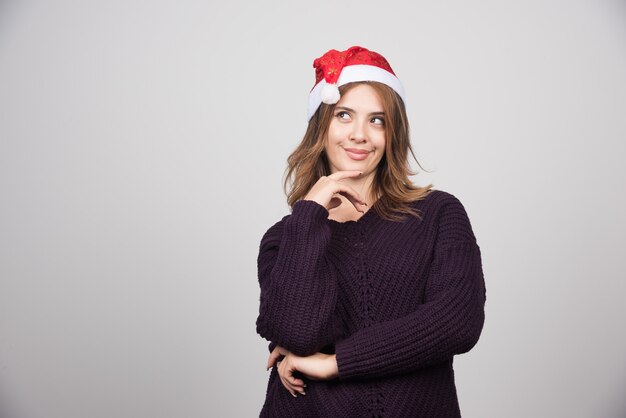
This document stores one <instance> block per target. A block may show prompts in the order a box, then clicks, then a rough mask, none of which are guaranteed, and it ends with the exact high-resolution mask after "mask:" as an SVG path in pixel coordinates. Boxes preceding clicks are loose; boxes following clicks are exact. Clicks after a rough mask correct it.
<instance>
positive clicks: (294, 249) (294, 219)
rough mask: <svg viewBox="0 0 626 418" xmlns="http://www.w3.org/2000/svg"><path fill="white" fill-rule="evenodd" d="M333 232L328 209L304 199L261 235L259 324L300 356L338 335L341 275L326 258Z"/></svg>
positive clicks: (272, 338)
mask: <svg viewBox="0 0 626 418" xmlns="http://www.w3.org/2000/svg"><path fill="white" fill-rule="evenodd" d="M330 235H331V232H330V226H329V222H328V210H327V209H326V208H325V207H324V206H322V205H320V204H319V203H317V202H315V201H312V200H300V201H298V202H296V203H295V204H294V205H293V211H292V213H291V214H290V215H287V216H285V217H284V218H283V219H282V220H281V221H280V222H278V223H276V224H275V225H274V226H272V227H271V228H270V229H269V230H268V231H267V232H266V233H265V235H264V236H263V238H262V240H261V244H260V249H259V256H258V259H257V265H258V275H259V277H258V278H259V285H260V288H261V297H260V308H259V316H258V318H257V321H256V329H257V332H258V333H259V334H260V335H261V336H262V337H263V338H265V339H267V340H268V341H271V342H272V343H273V344H274V346H275V345H280V346H282V347H284V348H286V349H287V350H289V351H291V352H292V353H294V354H296V355H300V356H307V355H311V354H313V353H315V352H317V351H319V350H320V349H321V348H322V347H324V346H326V345H328V344H330V343H332V342H333V341H334V340H335V332H334V328H333V313H334V310H335V304H336V300H337V287H336V278H335V273H334V271H333V268H332V266H330V265H329V263H328V261H327V259H326V257H325V253H326V248H327V246H328V243H329V241H330Z"/></svg>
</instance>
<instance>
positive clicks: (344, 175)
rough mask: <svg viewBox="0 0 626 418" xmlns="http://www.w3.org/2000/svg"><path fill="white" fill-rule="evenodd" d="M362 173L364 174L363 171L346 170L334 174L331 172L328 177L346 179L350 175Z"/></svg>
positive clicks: (354, 175) (355, 175)
mask: <svg viewBox="0 0 626 418" xmlns="http://www.w3.org/2000/svg"><path fill="white" fill-rule="evenodd" d="M361 174H363V172H362V171H355V170H346V171H336V172H334V173H333V174H330V175H328V176H326V177H328V178H330V179H333V180H341V179H345V178H348V177H358V176H360V175H361Z"/></svg>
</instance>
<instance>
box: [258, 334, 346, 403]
mask: <svg viewBox="0 0 626 418" xmlns="http://www.w3.org/2000/svg"><path fill="white" fill-rule="evenodd" d="M281 356H284V357H283V359H282V360H278V359H279V358H280V357H281ZM274 364H276V365H277V366H278V375H279V376H280V380H281V381H282V383H283V386H285V388H286V389H287V390H288V391H289V392H290V393H291V394H292V395H293V396H297V395H296V392H299V393H301V394H303V395H305V394H306V393H305V391H304V387H305V386H306V384H305V383H304V381H303V380H302V379H298V378H296V377H294V376H293V373H294V372H295V371H298V372H300V373H302V374H304V375H305V376H306V377H307V378H309V379H311V380H329V379H334V378H335V377H337V376H339V370H338V368H337V360H336V356H335V355H334V354H324V353H315V354H312V355H310V356H307V357H300V356H297V355H295V354H293V353H291V352H290V351H287V350H285V349H284V348H283V347H281V346H276V347H275V348H274V350H273V351H272V353H271V354H270V357H269V359H268V360H267V367H268V368H270V367H272V366H273V365H274Z"/></svg>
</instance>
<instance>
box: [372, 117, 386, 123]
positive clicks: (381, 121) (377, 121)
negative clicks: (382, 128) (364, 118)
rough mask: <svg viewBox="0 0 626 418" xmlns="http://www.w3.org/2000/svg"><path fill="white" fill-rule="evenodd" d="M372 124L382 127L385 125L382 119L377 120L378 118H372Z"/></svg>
mask: <svg viewBox="0 0 626 418" xmlns="http://www.w3.org/2000/svg"><path fill="white" fill-rule="evenodd" d="M372 122H373V123H375V124H376V125H384V124H385V120H384V119H383V118H379V117H375V118H372Z"/></svg>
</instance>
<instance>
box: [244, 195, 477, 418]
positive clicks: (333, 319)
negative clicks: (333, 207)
mask: <svg viewBox="0 0 626 418" xmlns="http://www.w3.org/2000/svg"><path fill="white" fill-rule="evenodd" d="M412 205H414V207H416V208H417V209H419V210H420V211H421V214H422V218H423V219H422V220H420V219H418V218H415V217H407V219H406V220H404V221H402V222H393V221H387V220H384V219H382V218H381V217H379V216H378V215H377V214H376V213H375V211H374V210H373V209H370V210H368V211H367V212H366V213H365V214H364V215H363V216H361V218H359V219H358V220H357V221H347V222H337V221H334V220H331V219H328V210H326V208H325V207H323V206H322V205H320V204H318V203H317V202H313V201H309V200H300V201H298V202H296V203H295V204H294V205H293V210H292V213H291V214H289V215H287V216H285V217H283V219H282V220H280V221H279V222H277V223H276V224H274V225H273V226H272V227H271V228H270V229H269V230H268V231H267V232H266V233H265V234H264V236H263V238H262V240H261V244H260V249H259V256H258V260H257V262H258V274H259V276H258V279H259V285H260V289H261V295H260V308H259V316H258V318H257V321H256V329H257V332H258V333H259V334H260V335H261V336H262V337H263V338H265V339H267V340H268V341H270V344H269V347H268V348H269V351H270V352H271V351H272V350H273V348H274V347H275V346H276V345H277V344H278V345H281V346H283V347H285V348H286V349H287V350H289V351H291V352H293V353H294V354H296V355H300V356H307V355H310V354H313V353H315V352H318V351H319V352H323V353H328V354H332V353H335V354H336V356H337V365H338V369H339V377H338V378H335V379H332V380H325V381H320V380H311V379H307V378H304V380H305V382H306V383H307V387H306V389H305V391H306V395H299V396H298V397H293V396H292V395H291V394H290V393H289V392H288V391H287V389H286V388H285V387H284V386H283V385H282V383H281V381H280V377H279V376H278V373H277V370H276V367H273V368H272V370H271V373H270V376H269V382H268V386H267V392H266V399H265V403H264V405H263V408H262V410H261V413H260V416H261V417H273V418H281V417H329V418H331V417H332V418H337V417H372V418H374V417H381V418H382V417H387V418H408V417H424V418H438V417H441V418H449V417H460V416H461V414H460V411H459V404H458V400H457V395H456V388H455V384H454V372H453V368H452V362H453V357H454V355H456V354H461V353H465V352H467V351H469V350H470V349H471V348H472V347H473V346H474V345H475V344H476V342H477V341H478V338H479V336H480V333H481V330H482V327H483V323H484V305H485V295H486V293H485V285H484V278H483V271H482V262H481V254H480V248H479V246H478V244H477V242H476V237H475V236H474V233H473V231H472V227H471V225H470V221H469V218H468V216H467V213H466V211H465V208H464V207H463V205H462V204H461V202H460V201H459V200H458V199H457V198H456V197H455V196H454V195H452V194H450V193H448V192H445V191H442V190H433V191H431V192H430V193H429V194H428V195H427V196H426V198H425V199H422V200H418V201H415V202H413V204H412ZM300 377H303V376H300Z"/></svg>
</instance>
